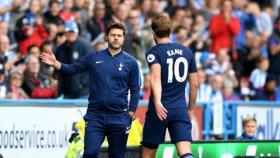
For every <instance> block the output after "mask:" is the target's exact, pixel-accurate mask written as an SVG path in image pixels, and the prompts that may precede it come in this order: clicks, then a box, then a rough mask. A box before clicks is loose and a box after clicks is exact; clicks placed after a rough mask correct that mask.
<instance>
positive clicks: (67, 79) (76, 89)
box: [55, 21, 93, 98]
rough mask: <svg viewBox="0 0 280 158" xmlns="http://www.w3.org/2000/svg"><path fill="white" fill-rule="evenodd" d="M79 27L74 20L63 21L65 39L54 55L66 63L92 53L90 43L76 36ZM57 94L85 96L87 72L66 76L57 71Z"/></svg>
mask: <svg viewBox="0 0 280 158" xmlns="http://www.w3.org/2000/svg"><path fill="white" fill-rule="evenodd" d="M78 35H79V29H78V25H77V23H76V22H74V21H68V22H66V23H65V36H66V41H65V42H64V43H63V44H62V45H61V46H59V47H58V48H57V49H56V51H55V55H56V58H57V59H58V60H59V61H61V62H63V63H66V64H71V63H74V62H76V61H78V59H79V58H80V57H81V56H84V55H86V54H88V53H92V51H93V50H92V49H91V47H90V45H89V44H88V43H86V42H84V41H82V40H81V39H79V38H78ZM58 90H59V95H60V96H61V95H63V96H64V98H87V97H88V94H89V91H88V90H89V78H88V73H86V72H84V73H80V74H77V75H75V76H68V75H63V74H61V73H59V76H58Z"/></svg>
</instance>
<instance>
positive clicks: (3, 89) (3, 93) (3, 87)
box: [0, 63, 7, 99]
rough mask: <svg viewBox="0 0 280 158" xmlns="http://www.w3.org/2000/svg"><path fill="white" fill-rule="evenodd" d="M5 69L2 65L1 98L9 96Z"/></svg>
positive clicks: (0, 68)
mask: <svg viewBox="0 0 280 158" xmlns="http://www.w3.org/2000/svg"><path fill="white" fill-rule="evenodd" d="M5 79H6V76H5V67H4V65H3V64H2V63H0V98H1V99H4V98H6V94H7V84H6V82H5Z"/></svg>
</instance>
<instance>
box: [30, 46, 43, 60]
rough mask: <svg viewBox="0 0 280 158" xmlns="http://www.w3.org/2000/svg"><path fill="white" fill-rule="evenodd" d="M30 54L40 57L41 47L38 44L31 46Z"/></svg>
mask: <svg viewBox="0 0 280 158" xmlns="http://www.w3.org/2000/svg"><path fill="white" fill-rule="evenodd" d="M30 54H32V55H34V56H36V57H37V58H38V59H39V58H40V54H41V51H40V47H38V46H37V45H31V46H29V47H28V55H30Z"/></svg>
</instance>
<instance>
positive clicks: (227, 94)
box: [223, 80, 240, 101]
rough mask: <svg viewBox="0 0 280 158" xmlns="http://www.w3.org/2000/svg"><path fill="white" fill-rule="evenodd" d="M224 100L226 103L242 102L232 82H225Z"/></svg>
mask: <svg viewBox="0 0 280 158" xmlns="http://www.w3.org/2000/svg"><path fill="white" fill-rule="evenodd" d="M223 100H224V101H238V100H240V98H239V96H238V95H237V94H236V93H235V91H234V86H233V83H232V81H230V80H226V81H224V87H223Z"/></svg>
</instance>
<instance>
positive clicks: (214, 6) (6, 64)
mask: <svg viewBox="0 0 280 158" xmlns="http://www.w3.org/2000/svg"><path fill="white" fill-rule="evenodd" d="M156 14H164V15H166V16H169V17H171V19H172V21H173V32H172V36H171V39H172V41H173V42H178V43H181V44H183V45H185V46H188V47H189V48H190V49H191V50H192V51H193V53H194V55H195V59H196V63H197V68H198V74H199V82H200V85H199V92H198V101H202V102H208V101H232V100H270V101H273V100H279V99H280V18H279V17H278V15H276V14H273V9H272V7H271V5H269V4H266V5H260V3H258V1H250V0H1V1H0V98H11V99H25V98H44V99H46V98H86V97H87V96H88V82H90V81H89V79H88V75H87V74H86V73H84V74H79V75H76V76H66V75H63V74H59V73H57V72H56V71H55V70H54V69H53V68H52V67H49V66H47V65H45V64H44V63H42V62H41V61H40V59H39V56H40V53H41V52H42V51H43V50H44V49H51V50H53V52H54V53H55V55H56V57H57V58H58V59H59V60H60V61H62V62H64V63H73V62H75V61H76V60H77V59H78V58H79V57H80V56H82V55H84V54H87V53H95V52H96V51H98V50H101V49H104V48H106V47H107V42H106V40H105V33H104V32H105V29H106V26H107V25H108V23H110V22H120V23H122V24H124V25H125V27H126V29H127V32H126V35H125V39H126V40H125V43H124V46H123V49H124V50H125V51H126V52H128V53H129V54H131V55H132V56H134V57H135V58H136V59H137V60H138V61H139V66H140V67H141V70H142V74H143V86H142V87H143V88H142V92H141V97H142V99H148V98H149V95H150V82H149V79H150V76H149V69H148V66H147V63H146V61H145V52H146V50H148V49H149V48H151V47H152V46H153V45H154V44H155V43H154V41H153V38H152V32H151V28H150V21H151V18H152V17H153V16H154V15H156Z"/></svg>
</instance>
